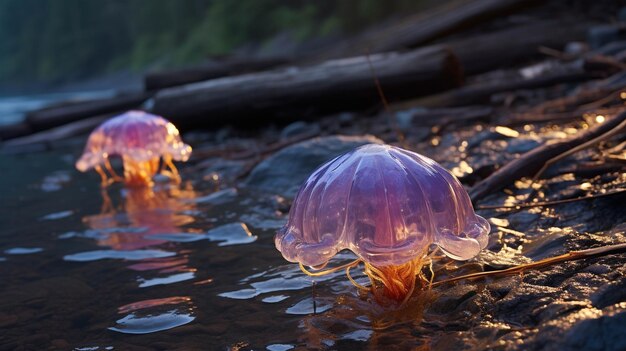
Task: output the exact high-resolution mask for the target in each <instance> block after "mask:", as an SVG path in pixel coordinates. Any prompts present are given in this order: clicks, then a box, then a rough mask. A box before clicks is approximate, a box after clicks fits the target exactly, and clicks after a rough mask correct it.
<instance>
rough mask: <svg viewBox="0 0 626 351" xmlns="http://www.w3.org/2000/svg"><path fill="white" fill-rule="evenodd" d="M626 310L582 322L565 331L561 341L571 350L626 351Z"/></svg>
mask: <svg viewBox="0 0 626 351" xmlns="http://www.w3.org/2000/svg"><path fill="white" fill-rule="evenodd" d="M624 326H626V310H624V309H623V308H622V309H621V311H619V312H616V313H610V314H608V315H603V316H600V317H598V318H589V319H585V320H582V321H580V322H578V323H576V324H574V326H573V327H572V328H571V329H569V330H568V331H567V333H566V334H565V335H564V337H563V340H564V341H565V344H566V345H567V346H569V347H571V348H572V349H576V350H585V351H595V350H598V351H600V350H602V351H618V350H626V338H624Z"/></svg>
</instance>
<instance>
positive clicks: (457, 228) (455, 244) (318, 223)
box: [275, 144, 490, 266]
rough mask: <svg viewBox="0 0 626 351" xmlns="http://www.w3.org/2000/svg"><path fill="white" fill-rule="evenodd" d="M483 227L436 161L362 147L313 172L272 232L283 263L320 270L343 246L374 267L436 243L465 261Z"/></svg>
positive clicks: (478, 244)
mask: <svg viewBox="0 0 626 351" xmlns="http://www.w3.org/2000/svg"><path fill="white" fill-rule="evenodd" d="M489 231H490V226H489V223H488V222H487V221H486V220H485V219H484V218H482V217H480V216H478V215H476V214H475V213H474V209H473V207H472V203H471V201H470V199H469V196H468V195H467V192H466V191H465V189H464V188H463V186H462V185H461V183H459V181H458V180H457V179H456V178H455V177H454V176H453V175H452V174H451V173H450V172H448V171H447V170H446V169H444V168H443V167H442V166H441V165H439V164H438V163H436V162H435V161H433V160H431V159H429V158H427V157H424V156H421V155H419V154H417V153H414V152H411V151H407V150H404V149H401V148H398V147H394V146H389V145H378V144H368V145H364V146H361V147H359V148H357V149H355V150H353V151H351V152H348V153H346V154H344V155H342V156H339V157H337V158H335V159H333V160H331V161H329V162H327V163H325V164H324V165H322V166H321V167H320V168H318V169H317V170H316V171H315V172H313V174H312V175H311V176H310V177H309V179H308V180H307V181H306V182H305V183H304V185H303V186H302V187H301V188H300V191H299V192H298V195H297V196H296V198H295V200H294V203H293V205H292V208H291V211H290V213H289V221H288V223H287V224H286V225H285V226H284V227H283V228H282V229H281V230H279V232H278V233H277V234H276V237H275V243H276V248H278V250H279V251H280V252H281V253H282V254H283V256H284V257H285V259H287V260H288V261H291V262H300V263H302V264H304V265H307V266H318V265H323V264H325V263H326V262H328V260H330V258H332V257H333V256H334V255H335V254H336V253H337V252H338V251H340V250H343V249H349V250H351V251H353V252H354V253H355V254H356V255H358V256H359V257H360V258H361V259H363V260H364V261H365V262H367V263H370V264H372V265H376V266H388V265H400V264H404V263H406V262H409V261H411V260H413V259H414V258H415V257H416V256H419V255H423V253H424V252H425V250H426V249H427V248H428V246H429V245H430V244H432V243H435V244H437V245H438V246H439V247H440V248H441V249H442V250H443V252H444V253H445V254H446V255H448V256H449V257H451V258H453V259H457V260H466V259H470V258H472V257H474V256H476V255H477V254H478V253H479V252H480V250H481V249H483V248H484V247H485V246H486V245H487V241H488V237H487V236H488V233H489Z"/></svg>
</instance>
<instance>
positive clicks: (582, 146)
mask: <svg viewBox="0 0 626 351" xmlns="http://www.w3.org/2000/svg"><path fill="white" fill-rule="evenodd" d="M624 128H626V119H624V120H623V121H622V122H621V123H620V124H618V125H617V126H615V127H614V128H612V129H609V130H608V131H607V132H606V133H603V134H600V135H599V136H597V137H595V138H593V139H591V140H588V141H586V142H584V143H582V144H580V145H578V146H576V147H574V148H572V149H569V150H567V151H565V152H563V153H562V154H560V155H557V156H555V157H553V158H551V159H549V160H548V161H546V162H545V163H544V164H543V167H541V168H540V169H539V171H538V172H537V173H535V175H534V176H533V179H532V181H531V187H532V185H533V184H535V183H537V180H538V179H539V177H540V176H541V175H542V174H543V172H545V171H546V169H548V167H550V166H552V165H553V164H554V163H556V162H558V161H560V160H562V159H564V158H566V157H568V156H570V155H573V154H575V153H577V152H578V151H581V150H584V149H586V148H588V147H590V146H592V145H594V144H597V143H599V142H602V141H606V140H609V139H610V138H612V137H613V136H615V135H616V134H618V133H620V132H621V131H622V129H624ZM536 193H537V189H535V188H533V190H532V192H531V193H530V194H529V195H528V198H527V199H528V200H530V199H531V198H532V197H533V196H534V195H535V194H536Z"/></svg>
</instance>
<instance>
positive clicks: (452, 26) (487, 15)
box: [321, 0, 539, 58]
mask: <svg viewBox="0 0 626 351" xmlns="http://www.w3.org/2000/svg"><path fill="white" fill-rule="evenodd" d="M537 3H539V1H536V0H473V1H467V0H462V1H455V2H452V3H448V4H446V5H444V6H439V7H437V8H434V9H432V10H427V11H424V12H420V13H418V14H415V15H413V16H410V17H408V18H405V19H401V20H400V21H398V22H397V23H395V24H394V25H392V26H390V27H388V28H383V29H382V30H379V31H376V32H369V33H365V34H363V35H361V36H358V37H356V38H350V39H349V40H346V41H344V42H341V43H339V44H338V45H336V46H334V47H332V48H331V49H330V50H328V51H326V52H324V53H323V54H322V55H321V57H322V58H336V57H343V56H351V55H355V54H364V53H365V52H364V50H366V49H367V50H369V51H370V52H384V51H395V50H401V49H406V48H414V47H417V46H420V45H423V44H425V43H428V42H431V41H433V40H435V39H438V38H442V37H444V36H446V35H449V34H452V33H455V32H458V31H461V30H464V29H467V28H470V27H473V26H477V25H480V24H483V23H485V21H488V20H490V19H492V18H495V17H499V16H503V15H506V14H509V13H512V12H514V11H516V10H519V9H523V8H525V7H529V6H531V5H534V4H537Z"/></svg>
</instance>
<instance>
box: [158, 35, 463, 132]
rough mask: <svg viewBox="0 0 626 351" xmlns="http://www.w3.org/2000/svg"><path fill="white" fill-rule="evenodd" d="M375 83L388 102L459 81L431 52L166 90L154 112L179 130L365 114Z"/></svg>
mask: <svg viewBox="0 0 626 351" xmlns="http://www.w3.org/2000/svg"><path fill="white" fill-rule="evenodd" d="M375 77H377V78H378V80H379V81H380V84H381V86H382V89H383V90H384V92H385V94H386V95H387V96H388V97H389V98H390V99H391V100H394V99H400V98H407V97H412V96H419V95H424V94H428V93H433V92H436V91H441V90H444V89H449V88H452V87H456V86H459V84H461V82H462V80H463V77H462V73H461V69H460V67H459V65H458V62H457V60H456V57H455V56H454V54H452V53H451V52H450V51H449V50H448V49H447V48H445V47H441V46H434V47H429V48H425V49H418V50H414V51H410V52H407V53H385V54H376V55H370V56H369V57H367V56H360V57H353V58H346V59H340V60H332V61H327V62H325V63H322V64H319V65H313V66H309V67H302V68H295V67H292V68H288V69H282V70H274V71H269V72H262V73H255V74H247V75H241V76H236V77H227V78H220V79H214V80H209V81H206V82H201V83H195V84H190V85H185V86H181V87H174V88H169V89H164V90H161V91H160V92H159V93H157V95H156V96H155V97H154V105H153V108H152V112H154V113H157V114H161V115H164V116H167V117H168V118H171V119H172V120H174V121H176V122H178V123H182V124H183V125H189V124H194V125H202V126H207V125H215V124H224V123H236V122H237V120H236V119H237V118H245V119H246V122H248V123H250V122H254V120H253V119H251V118H252V117H254V116H259V115H264V116H267V115H268V114H272V115H274V116H275V117H279V118H280V117H281V116H283V117H287V118H291V119H293V118H301V117H302V115H303V112H304V111H307V110H308V111H311V112H315V113H327V112H336V111H342V110H347V109H353V110H354V109H361V108H368V107H371V106H374V105H377V104H378V103H379V102H380V98H379V96H378V95H377V94H378V93H377V90H376V85H375V79H374V78H375ZM296 111H297V113H295V112H296ZM263 122H267V118H266V119H264V121H263Z"/></svg>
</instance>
